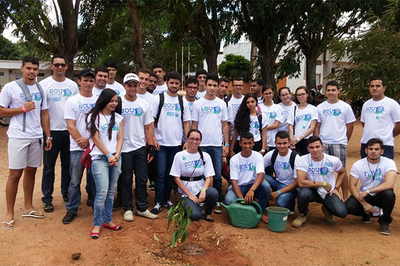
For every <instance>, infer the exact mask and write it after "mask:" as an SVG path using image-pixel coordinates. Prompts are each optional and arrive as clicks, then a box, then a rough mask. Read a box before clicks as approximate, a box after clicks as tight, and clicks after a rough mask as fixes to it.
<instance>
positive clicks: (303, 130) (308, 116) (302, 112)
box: [289, 86, 318, 155]
mask: <svg viewBox="0 0 400 266" xmlns="http://www.w3.org/2000/svg"><path fill="white" fill-rule="evenodd" d="M295 95H296V97H295V102H296V103H297V106H296V107H295V109H294V114H293V116H292V118H291V119H290V122H289V136H290V148H291V149H294V147H296V148H297V149H298V151H299V152H300V154H301V155H304V154H308V150H307V140H308V138H309V137H311V136H313V132H314V129H315V125H316V124H317V119H318V111H317V107H315V106H313V105H311V104H310V103H311V102H312V96H311V94H310V91H309V90H308V89H307V87H305V86H300V87H298V88H297V89H296V92H295ZM296 118H298V119H297V121H296Z"/></svg>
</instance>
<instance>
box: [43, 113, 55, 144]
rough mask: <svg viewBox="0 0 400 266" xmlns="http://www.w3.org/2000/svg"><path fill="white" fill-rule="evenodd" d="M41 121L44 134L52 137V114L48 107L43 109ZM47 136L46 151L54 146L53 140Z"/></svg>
mask: <svg viewBox="0 0 400 266" xmlns="http://www.w3.org/2000/svg"><path fill="white" fill-rule="evenodd" d="M40 122H41V124H42V128H43V131H44V134H45V135H46V137H47V138H49V137H51V133H50V116H49V112H48V111H47V109H44V110H41V111H40ZM47 138H46V147H45V148H44V149H45V150H46V151H48V150H50V149H51V147H52V146H53V144H52V143H53V142H52V140H51V139H47Z"/></svg>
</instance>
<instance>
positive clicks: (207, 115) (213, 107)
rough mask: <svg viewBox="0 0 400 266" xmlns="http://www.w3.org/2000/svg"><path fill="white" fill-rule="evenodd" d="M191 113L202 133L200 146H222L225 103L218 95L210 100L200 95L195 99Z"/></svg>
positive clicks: (225, 111) (225, 119) (225, 113)
mask: <svg viewBox="0 0 400 266" xmlns="http://www.w3.org/2000/svg"><path fill="white" fill-rule="evenodd" d="M192 114H193V117H192V120H193V121H197V122H198V129H199V130H200V132H201V133H202V135H203V139H202V141H201V146H222V141H221V134H222V121H227V120H228V110H227V108H226V103H225V102H224V101H223V100H221V99H220V98H218V97H216V98H215V99H214V100H211V101H210V100H207V99H205V98H204V97H202V98H200V99H199V100H197V101H195V103H194V105H193V112H192Z"/></svg>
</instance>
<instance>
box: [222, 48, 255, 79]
mask: <svg viewBox="0 0 400 266" xmlns="http://www.w3.org/2000/svg"><path fill="white" fill-rule="evenodd" d="M218 72H219V74H220V75H221V76H224V77H227V78H229V79H232V78H234V77H241V78H243V80H244V81H245V82H249V81H251V80H252V78H253V67H252V65H251V64H250V61H249V60H247V59H246V58H245V57H244V56H241V55H234V54H227V55H226V56H225V61H222V62H221V64H220V65H219V68H218Z"/></svg>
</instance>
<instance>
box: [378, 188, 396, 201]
mask: <svg viewBox="0 0 400 266" xmlns="http://www.w3.org/2000/svg"><path fill="white" fill-rule="evenodd" d="M381 193H382V196H383V198H384V199H385V201H395V200H396V195H395V194H394V192H393V190H392V189H387V190H384V191H382V192H381Z"/></svg>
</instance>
